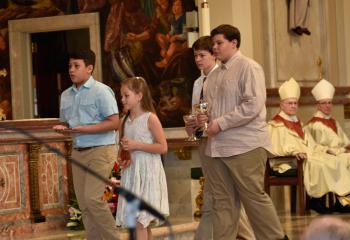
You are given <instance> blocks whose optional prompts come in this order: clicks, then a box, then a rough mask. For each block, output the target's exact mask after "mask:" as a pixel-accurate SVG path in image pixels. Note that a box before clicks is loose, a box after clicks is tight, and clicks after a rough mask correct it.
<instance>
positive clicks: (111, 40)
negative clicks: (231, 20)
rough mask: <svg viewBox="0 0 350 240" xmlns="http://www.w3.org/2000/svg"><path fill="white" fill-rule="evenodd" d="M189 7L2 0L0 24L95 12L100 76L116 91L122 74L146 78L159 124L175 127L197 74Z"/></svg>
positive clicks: (148, 1) (130, 1) (115, 0)
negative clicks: (188, 26)
mask: <svg viewBox="0 0 350 240" xmlns="http://www.w3.org/2000/svg"><path fill="white" fill-rule="evenodd" d="M193 10H196V6H195V0H109V1H108V0H68V1H61V0H36V1H35V0H32V1H30V0H12V1H7V4H5V3H3V4H2V5H0V26H1V28H2V29H6V28H7V20H10V19H18V18H24V17H42V16H53V15H59V14H60V15H63V14H79V13H88V12H99V16H100V29H101V46H102V48H103V51H102V65H103V79H102V81H103V82H104V83H106V84H107V85H109V86H111V87H112V88H113V90H114V91H115V92H116V96H119V88H120V83H121V82H122V81H123V80H124V79H125V78H127V77H131V76H142V77H144V78H145V79H146V81H147V82H148V84H149V86H150V88H151V92H152V95H153V99H154V101H155V107H156V110H157V114H158V116H159V118H160V119H161V121H162V124H163V126H164V127H177V126H183V125H184V123H183V120H182V115H184V114H186V113H188V112H189V111H190V109H191V105H190V104H191V95H192V94H191V93H192V87H193V82H194V80H195V79H196V78H197V77H198V76H199V71H198V70H197V68H196V65H195V62H194V58H193V52H192V49H191V48H190V47H189V46H188V42H187V34H186V28H185V24H186V17H185V16H186V12H189V11H193ZM3 32H4V33H6V30H4V31H3ZM0 33H2V32H1V30H0ZM4 39H5V40H6V36H5V37H4ZM0 51H2V50H1V38H0ZM1 55H3V53H2V52H1V53H0V56H1ZM4 56H6V54H4ZM4 58H6V57H4ZM7 58H8V50H7ZM4 61H5V62H6V59H5V60H4ZM7 62H8V59H7ZM3 66H5V65H1V67H0V77H1V69H2V68H3ZM5 68H7V72H8V73H9V72H10V71H9V69H8V66H5ZM7 77H8V74H7ZM0 81H1V82H0V104H1V101H3V100H4V99H6V100H8V101H10V99H11V97H9V96H5V95H3V94H4V93H5V92H7V93H10V90H9V89H10V87H11V86H10V84H9V83H10V82H9V81H8V80H6V81H2V80H0ZM3 82H7V85H6V86H5V85H4V84H3ZM118 101H119V99H118ZM119 102H120V101H119ZM119 107H120V109H122V106H121V105H120V104H119ZM0 108H1V105H0ZM6 116H8V118H10V116H9V113H7V114H6ZM57 117H58V116H57Z"/></svg>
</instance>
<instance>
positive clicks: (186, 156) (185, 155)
mask: <svg viewBox="0 0 350 240" xmlns="http://www.w3.org/2000/svg"><path fill="white" fill-rule="evenodd" d="M191 150H192V149H191V147H180V148H176V149H175V150H174V153H175V155H176V156H177V157H178V158H179V159H180V160H191V159H192V151H191Z"/></svg>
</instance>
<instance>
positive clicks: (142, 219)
mask: <svg viewBox="0 0 350 240" xmlns="http://www.w3.org/2000/svg"><path fill="white" fill-rule="evenodd" d="M150 115H151V113H150V112H146V113H144V114H142V115H140V116H138V117H137V118H135V119H134V120H133V121H131V120H130V118H128V119H127V120H126V122H125V128H124V134H125V136H127V137H128V138H129V139H133V140H135V141H139V142H143V143H154V138H153V136H152V134H151V132H150V130H149V129H148V124H147V123H148V119H149V116H150ZM120 183H121V186H122V187H124V188H125V189H127V190H129V191H131V192H133V193H134V194H136V195H137V196H139V197H140V198H142V199H143V200H144V201H146V202H147V203H149V204H150V205H151V206H153V207H154V208H155V209H157V210H159V211H160V212H161V213H163V214H164V215H165V216H168V215H169V202H168V189H167V183H166V178H165V172H164V168H163V164H162V162H161V157H160V154H154V153H147V152H143V151H132V152H131V165H130V166H129V167H127V168H126V169H124V170H122V172H121V180H120ZM127 204H128V203H127V202H126V201H125V199H124V198H123V197H121V196H120V197H119V198H118V208H117V215H116V223H117V225H118V226H122V227H127V217H128V216H127V214H126V211H125V208H126V205H127ZM136 219H137V222H139V223H141V224H142V225H143V226H144V227H147V226H148V225H149V224H150V222H151V221H153V220H156V218H155V217H154V216H153V215H151V214H149V213H148V212H146V211H141V212H138V213H137V218H136Z"/></svg>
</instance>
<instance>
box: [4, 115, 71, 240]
mask: <svg viewBox="0 0 350 240" xmlns="http://www.w3.org/2000/svg"><path fill="white" fill-rule="evenodd" d="M57 123H58V121H57V120H55V119H38V120H18V121H3V122H1V123H0V124H1V125H0V231H1V232H0V236H1V237H5V236H6V237H9V236H19V235H23V234H31V233H37V232H42V231H46V230H58V229H62V228H64V227H65V218H66V214H67V208H68V207H67V204H68V200H69V192H70V191H69V189H70V187H69V186H70V185H71V182H70V179H71V178H70V177H69V175H70V164H68V163H67V161H66V157H69V155H70V149H71V140H70V138H68V137H65V136H63V135H61V134H57V133H55V132H54V131H52V130H51V129H52V126H53V125H55V124H57ZM26 134H28V135H26ZM33 137H34V138H37V139H39V140H40V142H38V141H37V140H36V139H34V138H33ZM52 149H57V150H58V152H55V151H52ZM59 153H61V154H59ZM1 237H0V238H1Z"/></svg>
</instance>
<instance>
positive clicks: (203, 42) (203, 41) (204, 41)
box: [192, 36, 213, 54]
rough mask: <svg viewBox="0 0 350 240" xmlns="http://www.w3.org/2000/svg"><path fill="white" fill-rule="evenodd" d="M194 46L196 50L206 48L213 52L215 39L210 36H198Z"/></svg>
mask: <svg viewBox="0 0 350 240" xmlns="http://www.w3.org/2000/svg"><path fill="white" fill-rule="evenodd" d="M192 48H193V50H194V51H198V50H206V51H208V52H210V53H211V54H213V41H212V40H211V37H210V36H203V37H200V38H198V39H197V40H196V41H195V42H194V43H193V44H192Z"/></svg>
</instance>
